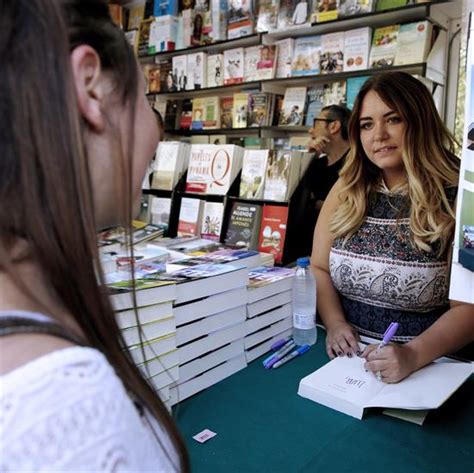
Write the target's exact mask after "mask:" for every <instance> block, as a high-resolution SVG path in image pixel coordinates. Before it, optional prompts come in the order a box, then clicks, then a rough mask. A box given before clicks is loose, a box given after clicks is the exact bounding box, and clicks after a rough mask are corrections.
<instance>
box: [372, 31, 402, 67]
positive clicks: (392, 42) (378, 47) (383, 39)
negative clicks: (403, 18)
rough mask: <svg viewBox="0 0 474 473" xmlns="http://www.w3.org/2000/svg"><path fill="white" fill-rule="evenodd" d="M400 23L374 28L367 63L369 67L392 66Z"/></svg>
mask: <svg viewBox="0 0 474 473" xmlns="http://www.w3.org/2000/svg"><path fill="white" fill-rule="evenodd" d="M399 28H400V25H392V26H384V27H381V28H376V29H375V30H374V35H373V37H372V47H371V48H370V59H369V65H370V67H371V68H375V67H385V66H393V63H394V61H395V54H396V50H397V37H398V31H399Z"/></svg>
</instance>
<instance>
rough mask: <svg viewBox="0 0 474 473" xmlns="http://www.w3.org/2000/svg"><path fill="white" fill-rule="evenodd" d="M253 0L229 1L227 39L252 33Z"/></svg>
mask: <svg viewBox="0 0 474 473" xmlns="http://www.w3.org/2000/svg"><path fill="white" fill-rule="evenodd" d="M253 3H254V0H229V3H228V16H227V38H228V39H235V38H240V37H242V36H249V35H251V34H252V33H253V30H254V24H253V9H254V8H253V6H254V5H253Z"/></svg>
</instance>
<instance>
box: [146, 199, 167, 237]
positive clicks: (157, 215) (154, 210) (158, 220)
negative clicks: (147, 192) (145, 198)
mask: <svg viewBox="0 0 474 473" xmlns="http://www.w3.org/2000/svg"><path fill="white" fill-rule="evenodd" d="M150 201H151V202H150V220H151V223H153V224H158V225H163V226H165V228H166V229H167V228H168V227H169V223H170V215H171V197H155V196H151V199H150Z"/></svg>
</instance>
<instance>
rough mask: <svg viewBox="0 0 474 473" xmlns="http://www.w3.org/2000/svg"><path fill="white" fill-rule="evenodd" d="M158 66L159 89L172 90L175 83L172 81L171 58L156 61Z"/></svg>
mask: <svg viewBox="0 0 474 473" xmlns="http://www.w3.org/2000/svg"><path fill="white" fill-rule="evenodd" d="M157 64H158V65H159V67H160V91H161V92H173V91H175V90H176V89H175V84H174V81H173V63H172V60H171V59H162V60H160V61H159V62H158V63H157Z"/></svg>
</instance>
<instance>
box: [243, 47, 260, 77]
mask: <svg viewBox="0 0 474 473" xmlns="http://www.w3.org/2000/svg"><path fill="white" fill-rule="evenodd" d="M259 59H260V48H259V46H249V47H248V48H244V81H245V82H253V81H256V80H258V71H257V62H258V61H259Z"/></svg>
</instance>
